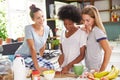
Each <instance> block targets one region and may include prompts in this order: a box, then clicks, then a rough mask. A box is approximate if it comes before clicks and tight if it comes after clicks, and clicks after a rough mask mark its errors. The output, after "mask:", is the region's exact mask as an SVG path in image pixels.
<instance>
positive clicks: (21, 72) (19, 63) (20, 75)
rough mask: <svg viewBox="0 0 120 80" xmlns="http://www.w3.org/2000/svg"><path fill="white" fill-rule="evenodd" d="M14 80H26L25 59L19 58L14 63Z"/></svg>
mask: <svg viewBox="0 0 120 80" xmlns="http://www.w3.org/2000/svg"><path fill="white" fill-rule="evenodd" d="M13 72H14V80H26V68H25V62H24V58H22V57H21V56H17V57H16V58H15V59H14V61H13Z"/></svg>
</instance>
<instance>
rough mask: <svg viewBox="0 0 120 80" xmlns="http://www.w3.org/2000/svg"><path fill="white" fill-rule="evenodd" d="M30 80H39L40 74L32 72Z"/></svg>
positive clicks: (35, 71)
mask: <svg viewBox="0 0 120 80" xmlns="http://www.w3.org/2000/svg"><path fill="white" fill-rule="evenodd" d="M32 80H40V72H39V71H37V70H33V71H32Z"/></svg>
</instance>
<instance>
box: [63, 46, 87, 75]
mask: <svg viewBox="0 0 120 80" xmlns="http://www.w3.org/2000/svg"><path fill="white" fill-rule="evenodd" d="M85 49H86V47H85V46H83V47H81V48H80V55H79V56H78V57H77V58H76V59H75V60H73V61H72V62H70V63H69V64H68V65H67V66H65V67H64V68H63V70H62V72H63V73H67V72H68V71H69V69H70V68H72V67H73V65H74V64H76V63H79V62H81V61H82V60H83V59H84V56H85Z"/></svg>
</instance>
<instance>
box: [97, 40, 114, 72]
mask: <svg viewBox="0 0 120 80" xmlns="http://www.w3.org/2000/svg"><path fill="white" fill-rule="evenodd" d="M99 43H100V45H101V47H102V48H103V50H104V59H103V63H102V65H101V68H100V71H104V70H105V69H106V67H107V65H108V62H109V60H110V56H111V53H112V50H111V48H110V46H109V43H108V41H107V40H101V41H100V42H99Z"/></svg>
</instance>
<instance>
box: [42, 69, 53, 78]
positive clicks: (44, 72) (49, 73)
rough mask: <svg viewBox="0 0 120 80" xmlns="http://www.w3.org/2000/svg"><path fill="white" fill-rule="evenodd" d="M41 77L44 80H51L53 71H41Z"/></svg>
mask: <svg viewBox="0 0 120 80" xmlns="http://www.w3.org/2000/svg"><path fill="white" fill-rule="evenodd" d="M43 75H44V78H45V79H46V80H53V78H54V76H55V71H54V70H46V71H43Z"/></svg>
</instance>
